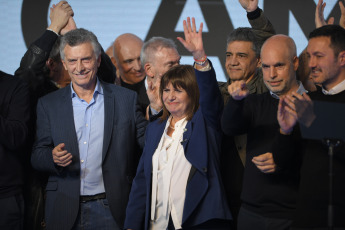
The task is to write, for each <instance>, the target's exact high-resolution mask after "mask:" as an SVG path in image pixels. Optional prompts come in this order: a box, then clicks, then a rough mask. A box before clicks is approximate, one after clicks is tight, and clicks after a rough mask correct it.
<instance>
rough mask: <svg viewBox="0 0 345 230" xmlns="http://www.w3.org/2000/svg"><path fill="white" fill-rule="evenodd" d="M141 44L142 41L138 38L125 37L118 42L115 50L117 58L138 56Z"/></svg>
mask: <svg viewBox="0 0 345 230" xmlns="http://www.w3.org/2000/svg"><path fill="white" fill-rule="evenodd" d="M142 46H143V43H142V42H141V41H139V40H136V39H127V40H125V41H122V42H121V43H120V44H118V45H117V47H116V50H115V51H116V52H117V55H118V57H119V58H122V59H129V58H136V57H139V56H140V51H141V48H142Z"/></svg>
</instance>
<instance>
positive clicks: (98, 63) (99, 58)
mask: <svg viewBox="0 0 345 230" xmlns="http://www.w3.org/2000/svg"><path fill="white" fill-rule="evenodd" d="M101 61H102V58H101V55H99V56H98V58H97V68H98V67H99V66H100V65H101Z"/></svg>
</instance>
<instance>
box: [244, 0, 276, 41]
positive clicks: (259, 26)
mask: <svg viewBox="0 0 345 230" xmlns="http://www.w3.org/2000/svg"><path fill="white" fill-rule="evenodd" d="M239 3H240V4H241V6H242V7H243V9H245V10H246V12H247V18H248V22H249V23H250V25H251V26H252V28H253V29H254V30H258V31H260V32H259V34H258V35H259V36H262V37H267V38H268V37H269V36H272V35H274V34H276V31H275V30H274V27H273V25H272V23H271V22H270V21H269V20H268V18H267V17H266V16H265V14H264V13H263V11H262V10H261V9H260V8H259V6H258V3H259V1H258V0H239Z"/></svg>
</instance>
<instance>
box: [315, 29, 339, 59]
mask: <svg viewBox="0 0 345 230" xmlns="http://www.w3.org/2000/svg"><path fill="white" fill-rule="evenodd" d="M317 37H329V38H330V40H331V44H330V47H331V48H332V49H333V52H334V56H338V55H339V53H340V52H341V51H344V50H345V29H344V28H342V27H341V26H339V25H325V26H322V27H319V28H317V29H315V30H313V31H312V32H310V34H309V39H311V38H317Z"/></svg>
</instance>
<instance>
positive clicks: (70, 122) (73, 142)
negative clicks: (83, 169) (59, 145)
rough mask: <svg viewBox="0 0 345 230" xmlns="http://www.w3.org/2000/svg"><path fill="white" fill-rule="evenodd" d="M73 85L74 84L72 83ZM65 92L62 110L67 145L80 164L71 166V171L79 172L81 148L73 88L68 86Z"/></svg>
mask: <svg viewBox="0 0 345 230" xmlns="http://www.w3.org/2000/svg"><path fill="white" fill-rule="evenodd" d="M71 84H72V83H71ZM61 90H65V92H64V93H63V95H62V100H61V102H62V105H61V106H60V107H61V108H64V110H63V111H62V113H61V115H62V117H64V118H65V119H64V120H65V125H66V127H68V128H67V129H66V130H68V133H66V137H67V139H66V140H67V143H66V149H67V150H68V151H69V152H70V153H71V154H72V155H73V158H75V159H78V160H76V161H75V162H78V164H71V165H70V166H69V167H70V171H79V170H80V164H79V162H80V161H79V160H80V155H79V146H78V137H77V133H76V130H75V124H74V115H73V105H72V98H71V95H72V94H71V93H72V92H71V87H70V85H68V86H67V87H65V88H64V89H61Z"/></svg>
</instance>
